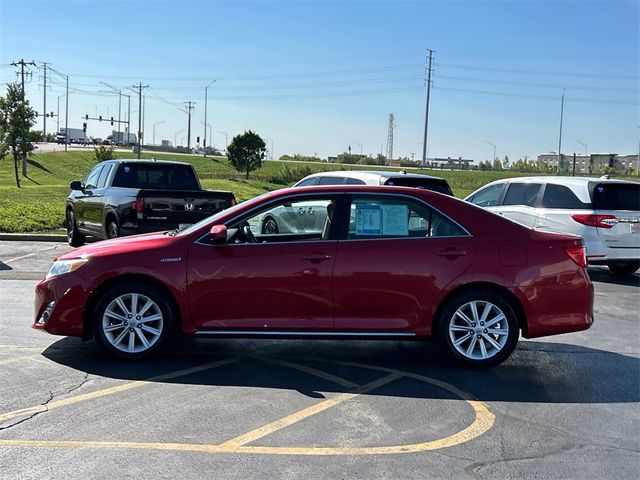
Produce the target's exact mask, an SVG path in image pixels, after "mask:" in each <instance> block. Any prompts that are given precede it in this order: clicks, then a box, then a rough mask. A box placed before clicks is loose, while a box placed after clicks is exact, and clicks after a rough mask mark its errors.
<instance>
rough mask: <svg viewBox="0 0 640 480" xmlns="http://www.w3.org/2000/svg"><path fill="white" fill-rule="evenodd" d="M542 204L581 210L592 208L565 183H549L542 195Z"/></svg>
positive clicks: (550, 206)
mask: <svg viewBox="0 0 640 480" xmlns="http://www.w3.org/2000/svg"><path fill="white" fill-rule="evenodd" d="M542 206H543V207H544V208H563V209H571V210H580V209H588V208H590V205H589V204H586V203H583V202H581V201H580V199H579V198H578V197H577V196H576V194H575V193H573V191H572V190H571V189H570V188H569V187H565V186H564V185H554V184H552V183H548V184H547V186H546V187H545V189H544V195H543V196H542Z"/></svg>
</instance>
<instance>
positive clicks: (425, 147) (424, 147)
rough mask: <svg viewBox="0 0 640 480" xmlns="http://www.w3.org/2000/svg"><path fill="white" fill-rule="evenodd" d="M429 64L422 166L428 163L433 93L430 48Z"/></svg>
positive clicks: (430, 53) (430, 52) (431, 54)
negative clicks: (430, 108) (428, 136)
mask: <svg viewBox="0 0 640 480" xmlns="http://www.w3.org/2000/svg"><path fill="white" fill-rule="evenodd" d="M427 51H428V52H429V66H428V67H427V106H426V108H425V114H424V140H423V142H422V168H425V166H426V164H427V132H428V129H429V96H430V94H431V64H432V61H433V50H431V49H428V50H427Z"/></svg>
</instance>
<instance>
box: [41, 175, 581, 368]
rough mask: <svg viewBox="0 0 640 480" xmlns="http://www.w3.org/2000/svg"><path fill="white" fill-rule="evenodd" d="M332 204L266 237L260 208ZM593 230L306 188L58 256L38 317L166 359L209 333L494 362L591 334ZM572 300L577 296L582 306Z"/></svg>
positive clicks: (54, 329)
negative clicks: (170, 350)
mask: <svg viewBox="0 0 640 480" xmlns="http://www.w3.org/2000/svg"><path fill="white" fill-rule="evenodd" d="M305 202H308V203H314V204H318V203H322V204H324V206H325V208H324V211H325V212H327V215H326V216H325V218H324V225H323V228H322V230H321V231H320V232H313V233H307V232H304V233H280V234H278V235H274V234H271V235H262V234H261V233H260V232H253V231H252V229H251V228H250V225H251V223H252V221H253V219H255V218H257V217H259V216H262V215H264V214H265V213H268V212H270V211H272V210H275V209H278V208H280V207H282V206H283V205H287V204H298V205H301V206H302V205H304V204H305ZM585 267H586V260H585V256H584V246H583V243H582V239H580V238H579V237H576V236H573V235H562V234H554V233H548V232H539V231H536V230H532V229H530V228H526V227H524V226H522V225H519V224H517V223H514V222H511V221H509V220H506V219H504V218H501V217H499V216H497V215H493V214H492V213H490V212H487V211H486V210H483V209H481V208H478V207H476V206H474V205H471V204H469V203H466V202H463V201H462V200H458V199H456V198H453V197H450V196H447V195H442V194H440V193H436V192H432V191H428V190H421V189H417V188H401V187H382V186H376V187H372V186H351V185H349V186H346V185H344V186H331V187H314V188H307V187H298V188H289V189H282V190H278V191H275V192H270V193H267V194H264V195H262V196H260V197H257V198H255V199H252V200H249V201H246V202H243V203H241V204H239V205H236V206H234V207H231V208H229V209H227V210H223V211H221V212H219V213H218V214H216V215H214V216H212V217H210V218H207V219H205V220H203V221H201V222H199V223H197V224H194V225H192V226H190V227H189V228H186V229H184V230H182V231H174V232H164V233H152V234H148V235H142V236H136V237H129V238H126V237H125V238H119V239H114V240H106V241H104V242H99V243H95V244H90V245H86V246H84V247H81V248H79V249H77V250H73V251H71V252H68V253H66V254H64V255H62V256H61V257H59V258H58V259H57V260H56V261H55V262H54V263H53V265H52V266H51V268H50V270H49V273H48V274H47V275H46V277H45V278H44V280H42V281H41V282H40V283H39V284H38V285H37V286H36V298H35V320H34V324H33V327H34V328H36V329H40V330H44V331H47V332H49V333H52V334H56V335H73V336H80V337H83V338H85V339H88V338H91V337H94V338H95V339H96V340H97V342H98V343H99V344H100V345H101V346H103V347H104V348H105V349H106V350H107V351H109V352H110V353H112V354H114V355H117V356H121V357H125V358H131V359H137V358H142V357H145V356H147V355H149V354H152V353H154V352H156V351H158V350H159V349H160V348H162V347H163V346H164V345H165V343H166V342H167V341H168V340H169V339H170V338H171V337H173V336H174V335H175V334H176V333H178V332H180V333H182V334H185V335H190V336H194V337H199V336H207V335H213V336H233V337H237V336H244V337H256V336H257V337H275V336H285V337H301V338H319V337H322V338H332V339H339V338H345V337H348V338H365V339H366V338H387V339H396V340H397V339H426V338H429V337H435V338H437V339H438V340H439V341H440V342H442V344H443V345H444V346H445V348H446V349H447V350H448V351H449V353H450V354H451V355H452V356H453V357H454V358H455V359H457V360H459V361H460V362H463V363H464V364H466V365H470V366H473V367H489V366H493V365H496V364H498V363H500V362H502V361H503V360H505V359H506V358H507V357H508V356H509V355H510V354H511V353H512V351H513V350H514V348H515V346H516V343H517V341H518V337H519V334H520V332H522V335H523V336H525V337H528V338H531V337H539V336H544V335H553V334H560V333H567V332H573V331H578V330H584V329H587V328H589V327H590V326H591V324H592V322H593V285H592V284H591V281H590V280H589V276H588V275H587V272H586V268H585ZM567 299H571V301H567Z"/></svg>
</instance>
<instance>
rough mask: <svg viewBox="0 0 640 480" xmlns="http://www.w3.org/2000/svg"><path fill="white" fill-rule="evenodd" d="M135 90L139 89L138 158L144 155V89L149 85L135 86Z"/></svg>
mask: <svg viewBox="0 0 640 480" xmlns="http://www.w3.org/2000/svg"><path fill="white" fill-rule="evenodd" d="M133 88H137V89H138V158H140V155H141V154H142V89H143V88H149V85H142V82H140V84H139V85H134V86H133ZM128 137H129V133H127V140H129V138H128Z"/></svg>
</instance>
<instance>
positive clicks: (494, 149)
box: [485, 140, 496, 165]
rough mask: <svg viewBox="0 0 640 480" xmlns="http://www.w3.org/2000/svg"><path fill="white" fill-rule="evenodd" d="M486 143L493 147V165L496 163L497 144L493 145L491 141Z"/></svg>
mask: <svg viewBox="0 0 640 480" xmlns="http://www.w3.org/2000/svg"><path fill="white" fill-rule="evenodd" d="M485 141H486V142H487V143H488V144H489V145H491V146H492V147H493V158H492V159H491V164H492V165H493V162H495V161H496V144H495V143H491V142H490V141H489V140H485Z"/></svg>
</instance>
